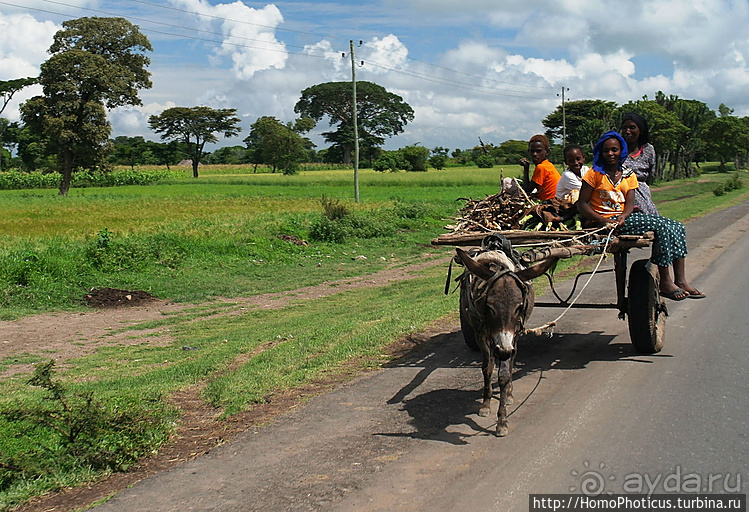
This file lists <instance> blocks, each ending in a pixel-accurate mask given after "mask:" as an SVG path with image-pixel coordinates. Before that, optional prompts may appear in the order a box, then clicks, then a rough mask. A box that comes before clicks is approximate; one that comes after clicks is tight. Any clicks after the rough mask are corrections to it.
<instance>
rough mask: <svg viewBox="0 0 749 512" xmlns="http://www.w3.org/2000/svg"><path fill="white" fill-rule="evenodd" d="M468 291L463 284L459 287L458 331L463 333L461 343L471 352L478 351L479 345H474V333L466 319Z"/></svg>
mask: <svg viewBox="0 0 749 512" xmlns="http://www.w3.org/2000/svg"><path fill="white" fill-rule="evenodd" d="M469 300H470V299H469V298H468V289H467V287H466V286H465V285H464V284H461V286H460V329H461V330H462V331H463V341H465V342H466V345H468V348H470V349H471V350H475V351H478V350H479V345H478V343H476V332H475V331H474V330H473V327H471V322H470V321H469V319H468V315H469V313H468V305H467V304H468V302H467V301H469Z"/></svg>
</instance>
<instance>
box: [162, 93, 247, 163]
mask: <svg viewBox="0 0 749 512" xmlns="http://www.w3.org/2000/svg"><path fill="white" fill-rule="evenodd" d="M240 122H241V119H239V118H238V117H237V109H235V108H220V109H213V108H210V107H173V108H168V109H166V110H164V111H163V112H162V113H161V114H159V115H157V116H156V115H154V116H151V117H149V118H148V124H149V126H150V127H151V129H152V130H153V131H155V132H156V133H160V134H161V139H162V140H178V141H181V142H184V143H185V144H187V146H188V147H189V148H190V149H189V151H190V158H191V159H192V175H193V176H194V177H195V178H197V177H198V165H199V164H200V159H201V158H203V156H204V155H205V153H204V152H203V148H205V145H206V143H208V142H211V143H214V142H218V137H217V136H216V134H218V133H220V134H222V135H223V136H224V137H227V138H228V137H235V136H237V135H238V134H239V132H241V131H242V129H241V128H240V127H239V126H237V125H238V124H239V123H240Z"/></svg>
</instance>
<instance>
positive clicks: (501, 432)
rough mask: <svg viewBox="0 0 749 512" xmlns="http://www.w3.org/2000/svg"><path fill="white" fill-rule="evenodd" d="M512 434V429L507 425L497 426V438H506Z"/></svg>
mask: <svg viewBox="0 0 749 512" xmlns="http://www.w3.org/2000/svg"><path fill="white" fill-rule="evenodd" d="M509 433H510V427H508V426H507V425H497V436H498V437H504V436H506V435H507V434H509Z"/></svg>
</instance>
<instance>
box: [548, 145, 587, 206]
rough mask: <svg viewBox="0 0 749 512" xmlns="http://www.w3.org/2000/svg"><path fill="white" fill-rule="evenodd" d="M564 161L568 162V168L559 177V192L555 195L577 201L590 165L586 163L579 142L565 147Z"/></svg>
mask: <svg viewBox="0 0 749 512" xmlns="http://www.w3.org/2000/svg"><path fill="white" fill-rule="evenodd" d="M564 163H565V164H567V168H566V169H565V170H564V172H563V173H562V177H561V178H559V183H557V193H556V196H554V197H556V198H557V199H562V200H566V201H569V202H571V203H575V202H577V198H578V196H579V194H580V187H582V185H583V182H582V176H583V175H584V174H585V173H586V172H587V171H588V166H587V165H584V164H585V155H583V148H582V147H581V146H580V145H579V144H569V145H567V146H566V147H565V148H564Z"/></svg>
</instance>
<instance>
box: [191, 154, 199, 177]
mask: <svg viewBox="0 0 749 512" xmlns="http://www.w3.org/2000/svg"><path fill="white" fill-rule="evenodd" d="M198 164H200V161H199V160H198V159H197V158H193V160H192V177H193V178H197V177H198Z"/></svg>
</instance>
